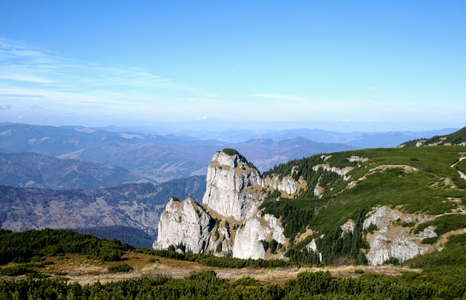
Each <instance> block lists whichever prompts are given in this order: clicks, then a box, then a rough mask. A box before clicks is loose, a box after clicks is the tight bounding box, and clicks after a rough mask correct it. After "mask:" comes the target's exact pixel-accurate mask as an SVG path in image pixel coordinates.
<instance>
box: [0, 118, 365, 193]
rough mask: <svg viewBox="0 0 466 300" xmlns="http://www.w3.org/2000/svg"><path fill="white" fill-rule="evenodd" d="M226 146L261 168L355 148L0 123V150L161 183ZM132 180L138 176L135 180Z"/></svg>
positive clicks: (203, 167)
mask: <svg viewBox="0 0 466 300" xmlns="http://www.w3.org/2000/svg"><path fill="white" fill-rule="evenodd" d="M111 129H112V130H116V129H117V128H111ZM227 147H228V148H237V149H238V150H240V151H241V152H244V153H245V155H246V154H247V155H248V156H249V157H251V161H252V162H253V163H255V164H256V165H257V166H258V167H259V169H260V170H261V171H266V170H268V169H269V168H270V167H272V166H274V165H275V164H278V163H281V162H286V161H288V160H290V159H295V158H302V157H303V156H310V155H313V154H316V153H322V152H334V151H342V150H351V149H356V148H357V147H355V146H348V145H342V144H337V143H320V142H313V141H310V140H308V139H306V138H301V137H298V138H289V137H287V138H278V139H260V140H248V141H245V142H241V143H226V142H221V141H216V140H212V139H204V140H199V139H196V138H194V137H189V136H186V135H181V134H144V133H134V132H113V131H112V132H110V131H104V130H97V129H93V128H86V127H82V126H63V127H53V126H36V125H27V124H15V123H0V152H4V153H9V154H11V153H18V152H34V153H38V154H42V155H47V156H52V157H55V158H60V159H74V160H80V161H86V162H93V163H99V164H104V165H111V166H118V167H121V168H124V169H126V170H128V171H129V172H132V173H135V174H139V175H141V176H142V177H145V178H146V179H150V180H152V181H157V182H165V181H168V180H172V179H176V178H185V177H189V176H193V175H205V174H206V172H207V165H208V164H209V163H210V160H211V158H212V156H213V154H214V153H215V152H216V151H218V150H222V149H223V148H227ZM258 147H259V148H258ZM33 181H34V182H36V181H35V180H33ZM134 181H140V179H137V178H135V179H134ZM26 183H27V182H25V183H24V185H26ZM17 185H18V184H17ZM101 186H104V185H101ZM44 187H46V185H44Z"/></svg>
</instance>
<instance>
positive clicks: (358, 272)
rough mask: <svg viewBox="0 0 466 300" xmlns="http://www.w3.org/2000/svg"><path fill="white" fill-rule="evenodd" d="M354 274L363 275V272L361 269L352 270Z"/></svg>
mask: <svg viewBox="0 0 466 300" xmlns="http://www.w3.org/2000/svg"><path fill="white" fill-rule="evenodd" d="M354 273H356V274H363V273H364V271H363V270H361V269H356V270H354Z"/></svg>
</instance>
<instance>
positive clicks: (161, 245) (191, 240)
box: [153, 198, 215, 253]
mask: <svg viewBox="0 0 466 300" xmlns="http://www.w3.org/2000/svg"><path fill="white" fill-rule="evenodd" d="M214 225H215V222H214V221H213V220H212V218H211V217H210V215H209V214H208V213H207V212H206V211H205V210H204V208H202V206H200V205H199V204H197V203H196V202H195V201H194V200H193V199H192V198H186V199H185V200H184V201H183V202H180V201H178V200H175V199H174V198H171V199H170V200H169V201H168V204H167V208H166V209H165V211H164V212H163V213H162V215H161V216H160V222H159V235H158V238H157V241H156V242H154V245H153V248H154V249H167V248H168V247H170V246H171V245H173V246H177V245H179V244H183V245H184V246H185V247H186V249H187V250H190V251H192V252H193V253H202V252H204V251H205V250H206V249H207V247H208V245H209V243H210V239H211V234H210V232H211V231H212V228H213V227H214Z"/></svg>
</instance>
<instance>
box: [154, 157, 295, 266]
mask: <svg viewBox="0 0 466 300" xmlns="http://www.w3.org/2000/svg"><path fill="white" fill-rule="evenodd" d="M227 152H229V153H227ZM227 152H225V151H219V152H216V153H215V155H214V157H213V159H212V162H211V163H210V165H209V168H208V172H207V189H206V193H205V194H204V197H203V204H201V205H199V204H197V203H196V202H195V201H194V200H193V199H191V198H187V199H186V200H184V201H183V202H179V201H176V200H174V199H170V201H169V202H168V204H167V208H166V210H165V211H164V212H163V213H162V216H161V217H160V224H159V237H158V240H157V242H155V243H154V245H153V248H154V249H167V248H168V247H170V246H172V245H173V246H177V245H179V244H183V245H184V246H185V247H186V249H187V250H191V251H193V252H194V253H207V252H210V253H215V255H227V254H233V257H238V258H265V256H266V255H267V253H266V251H265V249H264V246H263V245H262V243H261V241H263V240H264V241H268V242H270V241H272V240H275V241H277V242H278V243H279V244H284V243H285V242H286V239H285V236H284V234H283V227H282V226H281V224H280V222H279V220H278V219H277V218H275V217H274V216H273V215H270V214H266V215H264V216H262V215H261V212H260V211H259V209H258V208H259V205H260V204H261V202H262V200H263V196H262V195H261V191H262V189H263V188H272V189H273V190H275V189H278V190H280V191H283V192H286V193H288V194H292V193H295V192H296V186H297V184H298V183H297V182H296V181H294V180H293V179H292V178H284V179H283V180H282V181H280V182H277V181H274V180H270V179H269V181H268V182H266V183H264V180H263V179H262V177H261V175H260V173H259V171H257V169H256V168H255V167H254V166H253V165H252V164H250V163H248V161H247V160H246V159H245V158H244V157H243V156H241V155H240V154H238V153H234V152H233V151H227ZM232 152H233V153H232ZM214 217H215V218H216V220H217V221H214V220H213V218H214ZM227 219H228V220H227ZM228 221H229V222H228ZM216 222H217V224H216ZM227 224H228V225H227ZM233 226H235V229H232V228H231V227H233ZM214 229H215V230H214ZM220 245H221V246H220ZM220 249H221V251H220ZM219 251H220V252H219Z"/></svg>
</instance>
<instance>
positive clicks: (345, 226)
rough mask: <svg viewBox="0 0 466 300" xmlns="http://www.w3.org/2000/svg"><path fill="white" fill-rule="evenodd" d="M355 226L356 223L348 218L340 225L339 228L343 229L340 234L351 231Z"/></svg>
mask: <svg viewBox="0 0 466 300" xmlns="http://www.w3.org/2000/svg"><path fill="white" fill-rule="evenodd" d="M355 227H356V223H355V222H354V221H353V220H351V219H349V220H348V221H346V223H345V224H343V225H341V230H343V232H342V234H345V233H347V232H351V233H353V232H354V228H355Z"/></svg>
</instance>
